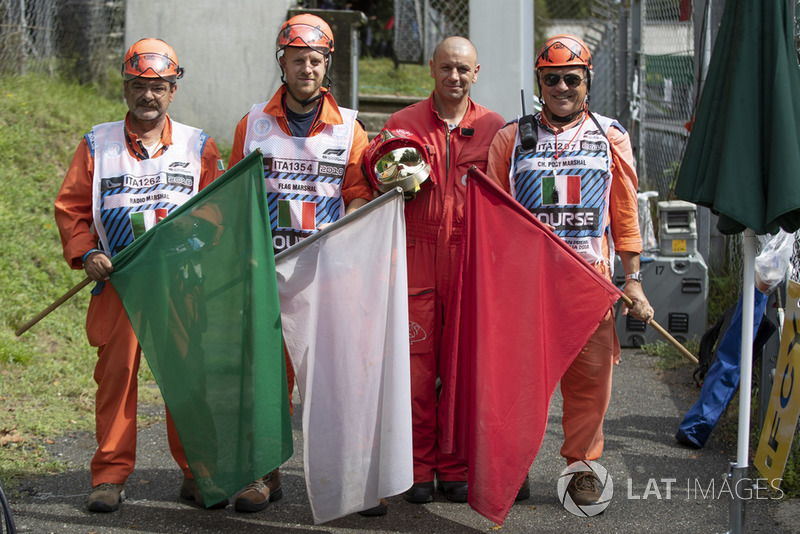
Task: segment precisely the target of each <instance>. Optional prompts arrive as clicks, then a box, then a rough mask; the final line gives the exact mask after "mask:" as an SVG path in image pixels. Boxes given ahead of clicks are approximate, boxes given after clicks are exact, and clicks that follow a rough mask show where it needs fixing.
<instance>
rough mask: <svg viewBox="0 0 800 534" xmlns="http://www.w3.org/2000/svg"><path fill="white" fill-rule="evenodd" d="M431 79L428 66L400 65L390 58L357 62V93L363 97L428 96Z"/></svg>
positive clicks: (431, 88) (367, 59)
mask: <svg viewBox="0 0 800 534" xmlns="http://www.w3.org/2000/svg"><path fill="white" fill-rule="evenodd" d="M432 90H433V79H432V78H431V70H430V68H429V67H428V64H427V63H426V64H424V65H409V64H405V63H403V64H400V65H398V66H397V67H396V68H395V65H394V61H392V60H391V59H390V58H363V59H361V60H359V62H358V92H359V93H360V94H364V95H403V96H428V95H429V94H430V93H431V91H432Z"/></svg>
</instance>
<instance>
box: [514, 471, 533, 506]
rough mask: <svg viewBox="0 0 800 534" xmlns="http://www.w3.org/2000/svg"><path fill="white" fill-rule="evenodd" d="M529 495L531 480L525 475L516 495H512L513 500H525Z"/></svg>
mask: <svg viewBox="0 0 800 534" xmlns="http://www.w3.org/2000/svg"><path fill="white" fill-rule="evenodd" d="M530 497H531V481H530V478H529V477H528V476H526V477H525V480H524V481H523V482H522V487H521V488H519V491H518V492H517V496H516V497H514V501H515V502H519V501H525V500H527V499H530Z"/></svg>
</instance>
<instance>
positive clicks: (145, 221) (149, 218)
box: [131, 208, 167, 239]
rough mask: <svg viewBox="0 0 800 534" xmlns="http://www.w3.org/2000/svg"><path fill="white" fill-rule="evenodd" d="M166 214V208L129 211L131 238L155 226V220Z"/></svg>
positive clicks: (139, 235)
mask: <svg viewBox="0 0 800 534" xmlns="http://www.w3.org/2000/svg"><path fill="white" fill-rule="evenodd" d="M166 216H167V210H166V208H158V209H155V210H147V211H137V212H136V213H131V228H133V238H134V239H138V238H139V237H141V236H142V234H144V233H145V232H146V231H147V230H149V229H150V228H152V227H153V226H155V225H156V223H157V222H159V221H160V220H161V219H163V218H164V217H166Z"/></svg>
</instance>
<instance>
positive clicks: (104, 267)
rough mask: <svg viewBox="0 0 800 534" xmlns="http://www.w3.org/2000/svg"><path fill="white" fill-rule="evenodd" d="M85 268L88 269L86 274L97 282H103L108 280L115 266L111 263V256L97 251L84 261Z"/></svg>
mask: <svg viewBox="0 0 800 534" xmlns="http://www.w3.org/2000/svg"><path fill="white" fill-rule="evenodd" d="M83 269H84V270H85V271H86V276H88V277H89V278H91V279H92V280H94V281H96V282H102V281H103V280H108V276H109V275H110V274H111V273H112V272H113V271H114V266H113V265H112V264H111V258H109V257H108V256H106V255H105V254H103V253H102V252H100V251H97V252H92V253H91V254H89V257H88V258H86V261H85V262H84V263H83Z"/></svg>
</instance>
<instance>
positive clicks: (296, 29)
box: [278, 24, 333, 56]
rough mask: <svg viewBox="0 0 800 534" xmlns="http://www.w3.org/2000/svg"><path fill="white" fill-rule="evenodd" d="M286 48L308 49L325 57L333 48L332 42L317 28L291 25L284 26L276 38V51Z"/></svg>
mask: <svg viewBox="0 0 800 534" xmlns="http://www.w3.org/2000/svg"><path fill="white" fill-rule="evenodd" d="M287 46H297V47H301V48H305V47H308V48H311V49H312V50H314V51H315V52H319V53H320V54H322V55H324V56H327V55H328V54H330V52H331V48H333V42H332V41H331V39H330V38H329V37H328V36H327V35H325V32H324V31H322V29H321V28H320V27H318V26H309V25H308V24H292V25H289V26H286V27H285V28H284V29H283V31H282V32H281V33H280V35H279V36H278V50H282V49H283V48H284V47H287Z"/></svg>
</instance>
